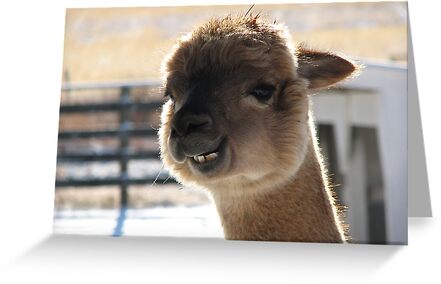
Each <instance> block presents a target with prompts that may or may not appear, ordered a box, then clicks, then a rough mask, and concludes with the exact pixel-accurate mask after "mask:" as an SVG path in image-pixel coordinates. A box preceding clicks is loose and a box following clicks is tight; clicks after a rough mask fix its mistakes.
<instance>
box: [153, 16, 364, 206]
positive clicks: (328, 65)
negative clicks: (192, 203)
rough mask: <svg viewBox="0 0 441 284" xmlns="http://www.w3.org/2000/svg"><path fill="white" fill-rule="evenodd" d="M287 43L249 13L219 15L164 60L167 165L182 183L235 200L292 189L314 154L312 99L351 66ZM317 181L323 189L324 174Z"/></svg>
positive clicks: (281, 30) (277, 29)
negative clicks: (211, 157) (202, 158)
mask: <svg viewBox="0 0 441 284" xmlns="http://www.w3.org/2000/svg"><path fill="white" fill-rule="evenodd" d="M290 43H291V39H290V38H289V35H288V32H287V30H286V28H285V27H284V26H282V25H276V24H268V23H265V22H264V21H261V20H260V19H258V18H257V17H253V16H245V17H231V16H227V17H225V18H221V19H213V20H211V21H209V22H208V23H207V24H205V25H203V26H200V27H198V28H197V29H195V30H194V31H193V32H192V33H191V34H188V35H186V36H184V37H183V38H181V39H180V40H179V41H178V43H177V44H176V46H175V47H174V49H173V51H172V52H171V53H170V55H169V56H168V58H166V60H165V61H164V75H165V91H166V95H168V96H169V97H170V99H169V100H168V101H167V102H166V103H165V104H164V106H163V110H162V116H161V128H160V131H159V138H160V146H161V157H162V160H163V162H164V164H165V166H166V168H167V169H169V171H170V172H171V174H172V175H173V176H174V177H175V178H176V179H177V180H178V181H179V182H181V183H183V184H187V185H192V186H197V187H202V188H205V189H208V191H210V192H211V193H212V194H213V196H214V198H215V200H216V199H217V200H227V199H228V200H230V199H231V198H238V199H236V202H238V201H237V200H241V199H240V198H243V197H246V196H248V197H249V196H264V195H266V194H270V192H272V191H277V190H280V189H281V188H285V187H286V186H288V185H289V184H291V185H292V181H293V180H294V179H295V177H296V175H298V171H299V169H300V168H302V166H303V168H305V166H304V165H305V164H311V161H307V163H305V159H315V158H317V155H316V153H315V152H314V151H312V152H314V153H313V154H311V153H312V152H311V149H314V148H313V146H311V145H313V144H314V141H315V137H314V135H313V131H311V127H310V124H309V123H310V118H309V98H308V93H309V92H310V90H316V89H319V88H323V87H327V86H329V85H332V84H334V83H336V82H338V81H340V80H342V79H344V78H346V77H347V76H348V75H350V74H351V73H352V72H353V71H354V70H355V67H354V65H353V64H351V63H350V62H349V61H346V60H344V59H342V58H340V57H338V56H336V55H333V54H329V53H321V52H316V51H310V50H306V49H304V48H298V49H293V48H292V47H291V44H290ZM311 147H312V148H311ZM212 152H217V153H219V156H218V158H217V159H216V160H215V161H214V162H213V161H211V162H210V163H211V165H208V166H201V165H200V164H198V163H195V160H194V159H193V157H194V156H197V155H202V154H204V153H205V154H206V153H212ZM308 153H309V154H308ZM311 155H312V156H311ZM317 159H318V160H319V161H320V159H319V158H317ZM210 163H207V164H210ZM312 164H314V163H312ZM317 165H318V166H319V163H317ZM317 165H315V167H317ZM315 178H316V179H319V180H321V184H322V185H321V186H322V187H324V183H323V180H322V175H321V174H320V171H319V172H316V173H315ZM305 181H306V180H303V182H305ZM318 186H320V185H318ZM323 190H325V189H323ZM326 196H327V195H326ZM329 198H330V199H331V200H332V197H329ZM217 203H218V202H217ZM217 205H218V210H220V209H219V208H220V207H221V205H220V204H217ZM331 209H332V208H331ZM331 211H332V210H331ZM328 213H329V212H328ZM331 213H332V212H331ZM238 214H239V213H238Z"/></svg>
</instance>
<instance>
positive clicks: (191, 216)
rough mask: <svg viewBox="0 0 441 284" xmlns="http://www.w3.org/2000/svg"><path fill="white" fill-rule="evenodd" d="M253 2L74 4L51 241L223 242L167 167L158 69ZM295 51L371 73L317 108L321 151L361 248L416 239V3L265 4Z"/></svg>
mask: <svg viewBox="0 0 441 284" xmlns="http://www.w3.org/2000/svg"><path fill="white" fill-rule="evenodd" d="M249 7H250V6H249V5H246V6H239V5H238V6H194V7H155V8H101V9H91V8H88V9H68V10H67V12H66V23H65V25H66V26H65V42H64V63H63V73H62V89H61V106H60V122H59V136H58V158H57V174H56V178H57V180H56V194H55V216H54V232H55V233H63V234H104V235H113V236H122V235H147V236H190V237H222V229H221V226H220V223H219V220H218V217H217V214H216V210H215V208H214V206H213V205H212V203H211V202H210V200H209V198H208V197H207V196H206V195H205V194H204V193H202V192H200V191H196V190H193V189H191V188H183V187H182V186H181V185H178V184H176V183H175V181H174V180H173V179H172V178H171V177H170V176H169V175H168V172H167V171H166V170H165V169H163V167H162V164H161V162H160V160H159V155H158V141H157V136H156V131H157V129H158V125H159V114H160V106H161V104H162V103H163V94H162V93H161V90H160V84H161V74H160V72H159V71H160V65H161V61H162V59H163V58H164V56H165V55H166V54H167V52H169V51H170V49H171V47H172V46H173V44H174V43H175V41H176V39H177V38H178V37H179V36H182V35H183V34H185V33H187V32H190V31H191V30H192V29H193V28H194V27H195V26H197V25H198V24H202V23H204V22H206V21H207V20H208V19H209V18H211V17H219V16H224V15H226V14H229V13H231V14H240V13H242V14H243V13H245V12H246V11H247V10H248V8H249ZM258 12H260V13H261V15H262V17H263V18H267V19H268V20H269V21H273V20H274V19H277V21H278V22H281V23H284V24H286V25H287V27H288V28H289V30H290V32H291V34H292V38H293V40H294V41H295V43H300V42H305V43H307V45H308V46H310V47H312V48H315V49H319V50H331V51H334V52H336V53H339V54H343V55H346V56H348V57H349V58H352V59H355V60H357V61H359V62H361V63H363V64H364V66H365V68H364V70H363V72H362V74H361V75H360V76H359V77H357V78H356V79H353V80H350V81H347V82H345V83H344V84H341V85H339V87H338V88H336V89H332V90H325V91H322V92H320V93H318V94H316V95H315V96H314V97H313V99H312V101H313V109H314V112H315V117H316V123H317V129H318V134H319V144H320V146H321V147H322V151H323V154H324V156H325V159H326V163H327V164H328V168H329V173H330V176H331V178H332V183H333V184H334V185H335V191H336V193H337V195H338V198H339V200H340V203H341V204H342V205H344V206H346V207H347V209H346V217H345V219H346V222H347V223H348V224H349V225H350V228H351V230H350V233H351V235H352V238H353V241H354V242H356V243H379V244H383V243H390V244H395V243H405V242H406V241H407V189H406V187H405V186H406V181H407V179H406V176H407V175H406V171H405V169H406V166H407V160H406V158H405V157H406V153H407V152H406V147H407V144H406V139H407V136H406V135H407V132H406V115H407V112H406V109H407V93H406V87H407V85H406V82H407V81H406V80H407V77H406V76H407V73H406V72H407V69H406V64H407V4H406V3H403V2H379V3H334V4H280V5H257V6H255V7H254V8H253V13H258Z"/></svg>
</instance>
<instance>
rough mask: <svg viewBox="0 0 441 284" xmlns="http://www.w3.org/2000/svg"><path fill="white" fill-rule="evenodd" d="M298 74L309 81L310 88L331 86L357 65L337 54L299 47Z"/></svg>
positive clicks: (297, 53) (347, 74) (349, 73)
mask: <svg viewBox="0 0 441 284" xmlns="http://www.w3.org/2000/svg"><path fill="white" fill-rule="evenodd" d="M296 55H297V62H298V69H297V72H298V74H299V75H300V76H301V77H303V78H305V79H307V80H308V81H309V89H311V90H317V89H322V88H326V87H329V86H331V85H333V84H335V83H337V82H339V81H341V80H343V79H345V78H346V77H348V76H349V75H351V74H352V73H353V72H354V71H355V70H356V69H357V67H356V66H355V65H354V64H352V63H351V62H349V61H348V60H346V59H343V58H341V57H339V56H337V55H335V54H331V53H327V52H319V51H314V50H308V49H304V48H303V47H299V48H298V49H297V52H296Z"/></svg>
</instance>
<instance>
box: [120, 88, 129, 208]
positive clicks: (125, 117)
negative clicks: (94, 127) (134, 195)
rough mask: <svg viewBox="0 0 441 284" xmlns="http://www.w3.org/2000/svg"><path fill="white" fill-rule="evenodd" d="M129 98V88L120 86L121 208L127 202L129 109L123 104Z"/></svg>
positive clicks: (127, 102) (124, 206) (125, 103)
mask: <svg viewBox="0 0 441 284" xmlns="http://www.w3.org/2000/svg"><path fill="white" fill-rule="evenodd" d="M130 102H131V98H130V88H129V87H127V86H123V87H122V88H121V95H120V103H121V109H120V118H119V120H120V128H119V139H120V144H119V151H120V157H121V158H120V161H119V163H120V175H121V176H120V177H121V184H120V186H121V208H126V207H127V203H128V193H127V187H128V180H129V174H128V151H129V138H130V137H129V135H130V133H129V131H130V127H131V123H130V112H131V109H130V108H128V107H125V105H127V104H130Z"/></svg>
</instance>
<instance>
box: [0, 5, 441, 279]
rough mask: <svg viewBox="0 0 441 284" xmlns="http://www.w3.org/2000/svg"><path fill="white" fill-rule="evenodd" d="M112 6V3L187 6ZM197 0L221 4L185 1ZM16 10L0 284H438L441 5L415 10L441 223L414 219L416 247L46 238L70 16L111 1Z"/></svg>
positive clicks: (0, 115)
mask: <svg viewBox="0 0 441 284" xmlns="http://www.w3.org/2000/svg"><path fill="white" fill-rule="evenodd" d="M104 2H105V3H106V4H105V6H108V7H109V6H114V7H116V6H148V5H149V4H153V5H155V4H160V5H165V4H166V3H167V4H171V5H173V4H176V3H180V4H183V2H181V1H161V2H159V1H156V2H153V1H150V2H151V3H148V2H147V1H122V0H118V1H117V0H114V1H109V0H106V1H104ZM195 2H198V3H203V4H207V3H209V2H210V3H211V2H214V1H207V0H205V1H191V2H190V1H187V2H185V3H186V4H187V3H195ZM228 2H232V1H228ZM240 2H241V3H251V2H253V3H262V2H268V1H240ZM285 2H292V1H285ZM302 2H304V1H302ZM321 2H323V1H321ZM327 2H332V1H327ZM5 3H7V4H5ZM5 3H4V4H3V5H2V8H1V9H0V38H1V43H0V81H1V83H2V84H1V89H0V90H1V91H0V92H1V95H0V108H1V109H0V130H1V136H0V166H1V168H0V169H1V170H0V176H1V183H0V194H1V195H0V271H1V272H0V282H1V283H30V282H31V281H32V282H35V281H36V280H37V281H38V282H40V281H44V283H60V282H62V283H79V282H80V281H81V283H93V282H95V283H104V282H111V283H117V282H119V283H121V282H123V281H124V283H129V282H131V281H137V282H139V281H143V282H147V281H159V282H160V283H162V282H164V280H165V282H170V283H174V282H178V281H179V283H181V282H187V281H188V282H191V283H195V282H196V283H198V282H201V283H202V282H203V283H213V282H214V283H217V282H226V281H229V282H231V281H232V282H233V283H236V282H244V283H249V282H251V280H252V281H253V282H256V281H257V282H260V281H261V282H266V283H282V282H286V283H295V282H302V281H303V282H305V283H325V282H326V283H342V282H345V283H351V282H353V283H362V282H369V283H370V282H380V283H386V282H390V283H396V282H397V281H399V280H409V281H421V280H423V281H424V280H425V279H427V280H429V279H439V275H438V270H439V264H438V263H439V262H438V260H437V257H436V253H435V252H436V251H441V250H440V246H441V245H440V240H441V234H440V227H441V222H440V219H439V218H437V214H438V210H437V209H438V206H439V204H440V195H441V194H440V191H439V190H438V189H440V188H441V180H440V179H439V176H438V174H439V173H438V171H439V160H441V150H440V146H439V144H440V143H439V140H440V139H441V135H440V132H439V129H440V126H439V123H440V121H441V112H440V111H439V107H440V106H441V104H440V97H441V94H440V91H439V87H438V84H439V81H440V79H439V76H440V75H439V74H440V72H439V66H441V65H440V59H439V51H440V50H441V46H440V42H439V41H440V38H439V36H438V33H439V28H438V27H440V26H441V21H440V18H441V17H440V15H439V11H440V10H439V9H438V8H439V7H436V6H438V5H436V3H437V2H436V1H430V2H429V1H421V0H420V1H411V2H410V4H409V7H410V16H411V25H412V31H413V40H414V43H413V44H414V51H415V61H416V69H417V77H418V83H419V84H418V86H419V92H420V106H421V110H422V121H423V131H424V138H425V147H426V155H427V164H428V174H429V184H430V188H431V189H432V190H431V196H432V204H433V215H434V216H435V217H434V218H432V219H422V220H411V221H410V224H409V229H410V234H409V246H408V247H394V246H368V245H364V246H363V245H358V246H346V247H341V246H335V245H326V244H325V245H323V244H283V243H247V242H224V241H213V240H206V239H201V240H189V239H167V238H165V239H156V238H133V239H124V238H123V239H109V238H98V237H91V238H78V237H77V238H71V237H70V238H69V237H65V238H61V237H58V238H49V239H45V238H47V236H48V235H49V234H50V232H51V226H52V206H53V190H52V189H53V185H54V178H55V159H56V137H57V128H58V126H57V125H58V123H57V122H58V104H59V88H60V83H59V82H60V76H61V66H62V47H63V29H64V28H63V27H64V9H65V7H89V6H103V1H98V0H97V1H67V0H65V1H14V2H13V1H8V2H5ZM223 3H226V1H223ZM234 3H238V1H234ZM25 130H26V132H25ZM432 255H434V257H433V260H432V258H431V256H432ZM5 278H7V279H5ZM226 279H228V280H226ZM406 282H407V281H406ZM429 282H433V280H431V281H429Z"/></svg>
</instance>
